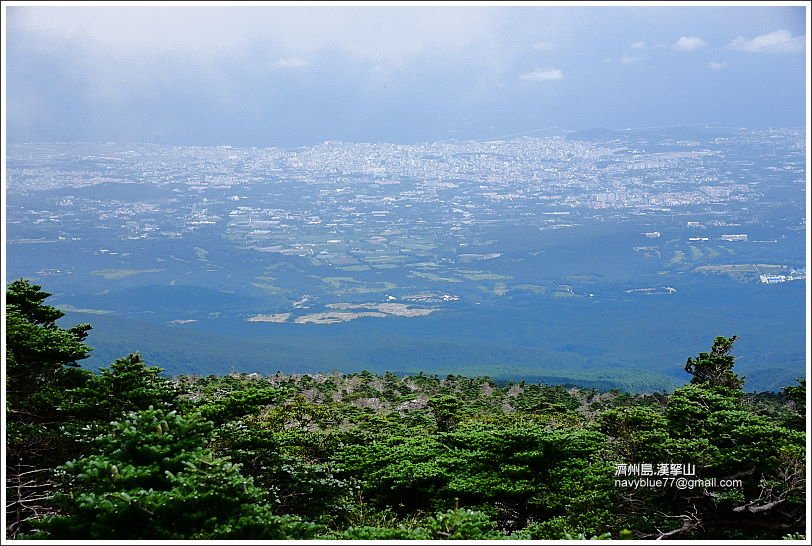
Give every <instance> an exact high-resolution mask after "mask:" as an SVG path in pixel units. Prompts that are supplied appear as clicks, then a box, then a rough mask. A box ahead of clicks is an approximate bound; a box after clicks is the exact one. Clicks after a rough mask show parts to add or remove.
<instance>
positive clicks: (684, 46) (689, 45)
mask: <svg viewBox="0 0 812 546" xmlns="http://www.w3.org/2000/svg"><path fill="white" fill-rule="evenodd" d="M704 46H705V40H703V39H702V38H697V37H696V36H682V37H681V38H680V39H679V40H677V41H676V42H674V49H677V50H679V51H693V50H695V49H699V48H700V47H704Z"/></svg>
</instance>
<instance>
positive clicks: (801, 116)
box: [5, 5, 807, 146]
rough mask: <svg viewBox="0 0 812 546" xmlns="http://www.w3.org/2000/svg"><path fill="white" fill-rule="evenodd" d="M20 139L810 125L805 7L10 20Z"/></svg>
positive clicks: (302, 140)
mask: <svg viewBox="0 0 812 546" xmlns="http://www.w3.org/2000/svg"><path fill="white" fill-rule="evenodd" d="M6 15H7V19H6V20H7V35H6V37H5V40H6V43H5V46H6V48H7V49H6V52H7V65H6V69H7V79H6V83H7V123H8V125H7V130H8V133H7V136H8V139H9V141H10V142H21V141H65V140H86V141H87V140H92V141H141V142H162V143H172V144H233V145H257V146H264V145H275V146H299V145H305V144H314V143H318V142H321V141H324V140H339V139H340V140H351V141H369V142H379V141H388V142H417V141H435V140H442V139H448V138H490V137H497V136H503V135H507V134H511V133H517V132H523V131H528V130H533V129H538V128H543V127H548V126H552V125H559V126H562V127H564V128H571V129H583V128H591V127H610V128H625V127H641V126H659V125H676V124H691V123H702V122H719V123H721V124H723V125H734V126H742V127H766V126H773V127H776V126H783V127H788V126H793V127H801V126H803V125H804V120H805V112H804V106H805V94H804V93H805V89H804V86H805V78H806V73H805V70H806V63H805V55H806V42H807V40H806V33H807V29H806V28H805V20H804V8H803V7H741V6H723V7H710V6H705V7H662V6H637V7H619V6H616V7H586V6H584V7H575V6H572V7H550V6H534V7H486V6H469V7H465V6H460V7H439V6H433V7H415V6H386V7H382V6H381V7H375V6H365V7H350V6H345V7H306V6H296V7H281V6H261V5H252V6H248V7H245V6H242V7H211V6H205V7H203V6H194V5H189V6H183V7H169V6H166V7H164V6H159V7H146V6H141V7H137V6H136V7H121V6H114V7H103V6H94V7H79V6H67V7H61V6H54V7H48V6H39V7H13V6H12V7H8V8H7V12H6Z"/></svg>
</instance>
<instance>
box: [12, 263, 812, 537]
mask: <svg viewBox="0 0 812 546" xmlns="http://www.w3.org/2000/svg"><path fill="white" fill-rule="evenodd" d="M6 296H7V305H6V340H5V343H6V348H5V350H6V370H5V378H6V407H5V411H6V419H7V421H6V422H7V428H6V439H5V441H6V450H7V451H6V452H7V467H6V469H5V470H6V498H7V508H6V516H7V528H6V535H7V538H18V539H19V538H23V539H25V538H30V539H49V540H67V539H73V540H88V539H98V540H104V539H106V540H111V539H131V540H133V539H142V540H143V539H156V540H158V539H164V540H165V539H198V540H206V539H259V540H261V539H267V540H278V539H362V540H383V539H420V540H431V539H455V540H456V539H459V540H467V539H488V540H491V539H518V540H529V539H533V540H538V539H584V538H587V539H589V538H598V539H609V538H611V539H644V540H646V539H648V540H651V539H660V538H674V539H694V540H706V539H737V540H753V539H780V538H791V539H801V538H803V537H804V535H803V533H804V532H805V527H804V525H805V514H806V508H807V507H806V505H805V498H806V475H805V466H806V463H805V460H806V452H805V445H806V437H805V432H804V431H805V426H806V384H805V380H804V379H799V380H798V383H797V384H796V385H789V386H787V387H786V388H785V389H784V390H783V391H782V392H781V393H759V394H752V393H745V392H744V391H743V390H742V384H743V378H741V377H739V376H738V375H737V374H736V373H735V357H734V355H733V354H732V350H733V348H734V342H735V341H736V337H735V336H733V337H729V338H728V337H717V338H715V340H714V341H713V342H712V346H711V348H710V351H709V352H702V353H700V354H699V355H698V356H696V357H690V358H688V360H687V363H686V365H685V370H686V371H687V372H688V373H689V374H691V380H690V382H689V383H687V384H686V385H684V386H681V387H679V388H677V389H675V390H674V391H673V392H671V393H664V392H661V393H650V394H635V395H632V394H629V393H625V392H621V391H618V390H612V391H606V392H600V391H598V390H595V389H591V390H590V389H579V388H566V387H564V386H557V385H546V384H531V383H526V382H524V381H519V382H512V383H498V382H496V381H493V380H492V379H490V378H488V377H464V376H458V375H449V376H446V377H439V376H437V375H429V374H428V372H427V373H420V374H418V375H412V376H405V377H404V376H398V375H395V374H393V373H386V374H384V375H376V374H372V373H370V372H367V371H363V372H359V373H349V374H344V373H338V372H328V373H321V374H309V375H286V374H282V373H276V374H272V375H266V376H261V375H259V374H245V373H232V374H229V375H226V376H213V375H211V376H205V377H198V376H179V377H167V376H166V375H164V374H163V371H162V370H161V369H160V368H158V367H155V366H151V365H150V363H147V362H144V361H143V360H142V358H141V357H140V355H139V354H138V353H133V354H129V355H123V356H122V358H120V359H118V360H116V361H115V362H112V363H111V364H110V365H109V366H108V367H105V368H102V369H101V370H99V371H98V372H93V371H90V370H87V369H84V368H82V367H81V365H80V364H81V361H82V360H83V359H84V358H86V357H87V356H88V354H89V352H90V350H91V348H90V347H88V346H87V345H86V344H85V340H86V338H87V335H88V332H89V331H90V329H91V326H90V325H88V324H80V325H76V326H72V327H69V328H65V327H62V326H60V325H58V324H57V321H58V320H59V319H60V318H62V316H63V315H62V313H61V312H60V311H59V310H57V309H55V308H54V307H52V306H49V305H47V303H46V300H47V298H48V297H49V296H50V294H48V293H46V292H43V291H42V288H41V287H40V286H37V285H35V284H32V283H30V282H28V281H26V280H23V279H20V280H17V281H14V282H12V283H11V284H10V285H9V286H8V287H7V293H6ZM325 366H326V367H328V368H329V363H325ZM235 367H237V368H238V367H239V363H235ZM635 480H637V481H635ZM656 480H660V483H659V485H653V483H654V481H656ZM680 484H682V486H680Z"/></svg>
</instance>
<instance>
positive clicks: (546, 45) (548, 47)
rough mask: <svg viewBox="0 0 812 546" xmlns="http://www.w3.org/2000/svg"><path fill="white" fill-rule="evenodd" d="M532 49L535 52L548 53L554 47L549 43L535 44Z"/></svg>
mask: <svg viewBox="0 0 812 546" xmlns="http://www.w3.org/2000/svg"><path fill="white" fill-rule="evenodd" d="M533 49H535V50H536V51H550V50H553V49H555V45H554V44H552V43H550V42H544V41H542V42H536V43H535V44H533Z"/></svg>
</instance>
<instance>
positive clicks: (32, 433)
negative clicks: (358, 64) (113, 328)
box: [6, 279, 92, 537]
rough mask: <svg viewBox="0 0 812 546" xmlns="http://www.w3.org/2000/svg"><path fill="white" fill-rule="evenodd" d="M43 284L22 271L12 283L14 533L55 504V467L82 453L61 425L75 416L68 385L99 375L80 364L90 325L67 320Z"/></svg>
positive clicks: (9, 464) (9, 355)
mask: <svg viewBox="0 0 812 546" xmlns="http://www.w3.org/2000/svg"><path fill="white" fill-rule="evenodd" d="M49 296H50V294H48V293H47V292H43V291H42V290H41V287H40V286H37V285H35V284H31V283H29V282H28V281H27V280H24V279H19V280H16V281H14V282H12V283H11V284H10V285H9V286H8V288H7V291H6V417H7V419H6V425H7V429H6V439H7V451H6V480H7V481H6V490H7V493H8V503H7V505H6V513H7V523H8V526H7V529H6V532H7V534H8V536H9V537H14V536H16V535H17V534H18V533H20V532H24V531H26V530H27V529H28V527H29V523H30V521H29V520H31V519H33V518H37V517H40V516H41V515H44V514H47V513H50V512H51V508H50V507H49V505H48V502H47V498H48V496H49V492H50V485H51V469H52V468H53V467H54V466H56V465H58V464H61V463H63V462H64V461H66V460H67V459H68V458H70V457H72V456H74V455H75V454H76V445H75V444H74V442H73V441H72V440H70V439H69V438H66V437H65V435H63V434H62V433H61V430H60V428H61V426H62V425H63V424H64V423H65V422H66V421H67V420H69V419H70V415H69V414H67V413H66V412H65V411H64V407H65V402H66V392H67V391H69V390H71V389H74V388H77V387H81V386H83V385H85V383H86V382H87V380H88V378H89V377H90V376H91V375H92V374H91V373H90V372H89V371H87V370H83V369H81V368H80V367H79V364H78V361H80V360H82V359H84V358H86V357H87V356H88V354H89V353H90V348H89V347H88V346H87V345H85V344H84V343H83V342H84V340H85V338H86V337H87V335H88V332H89V331H90V325H88V324H80V325H77V326H74V327H72V328H67V329H64V328H61V327H59V326H57V324H56V321H57V320H58V319H60V318H61V317H62V316H63V315H64V314H63V313H62V312H61V311H59V310H58V309H56V308H54V307H51V306H49V305H45V303H44V302H45V300H46V299H47V298H48V297H49Z"/></svg>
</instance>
